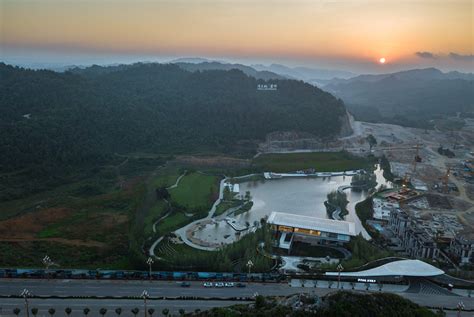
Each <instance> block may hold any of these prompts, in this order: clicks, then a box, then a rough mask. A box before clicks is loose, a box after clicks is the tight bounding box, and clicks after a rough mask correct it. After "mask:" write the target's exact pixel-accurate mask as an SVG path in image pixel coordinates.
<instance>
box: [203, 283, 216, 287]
mask: <svg viewBox="0 0 474 317" xmlns="http://www.w3.org/2000/svg"><path fill="white" fill-rule="evenodd" d="M202 285H203V286H204V287H212V286H213V285H212V283H211V282H205V283H204V284H202Z"/></svg>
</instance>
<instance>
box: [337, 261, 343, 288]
mask: <svg viewBox="0 0 474 317" xmlns="http://www.w3.org/2000/svg"><path fill="white" fill-rule="evenodd" d="M343 270H344V267H343V266H342V264H339V265H338V266H337V272H338V273H337V288H339V284H340V283H341V271H343Z"/></svg>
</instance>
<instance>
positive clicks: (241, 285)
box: [235, 283, 247, 287]
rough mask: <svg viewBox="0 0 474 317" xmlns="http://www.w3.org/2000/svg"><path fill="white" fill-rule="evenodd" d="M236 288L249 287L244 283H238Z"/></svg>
mask: <svg viewBox="0 0 474 317" xmlns="http://www.w3.org/2000/svg"><path fill="white" fill-rule="evenodd" d="M235 286H237V287H246V286H247V285H245V284H244V283H237V284H235Z"/></svg>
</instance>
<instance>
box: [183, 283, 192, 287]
mask: <svg viewBox="0 0 474 317" xmlns="http://www.w3.org/2000/svg"><path fill="white" fill-rule="evenodd" d="M190 286H191V283H189V282H181V287H190Z"/></svg>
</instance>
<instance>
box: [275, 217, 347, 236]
mask: <svg viewBox="0 0 474 317" xmlns="http://www.w3.org/2000/svg"><path fill="white" fill-rule="evenodd" d="M267 222H268V223H270V224H274V225H279V226H287V227H293V228H302V229H309V230H318V231H324V232H333V233H338V234H346V235H350V236H355V235H356V231H355V224H354V223H353V222H348V221H341V220H331V219H324V218H317V217H309V216H300V215H295V214H288V213H284V212H272V213H271V214H270V217H269V218H268V220H267Z"/></svg>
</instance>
